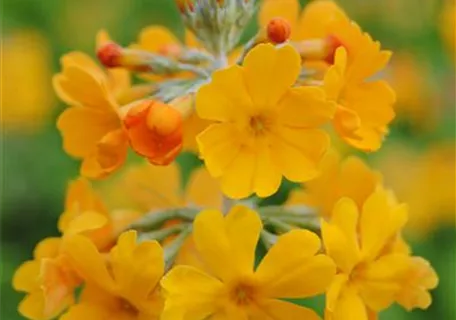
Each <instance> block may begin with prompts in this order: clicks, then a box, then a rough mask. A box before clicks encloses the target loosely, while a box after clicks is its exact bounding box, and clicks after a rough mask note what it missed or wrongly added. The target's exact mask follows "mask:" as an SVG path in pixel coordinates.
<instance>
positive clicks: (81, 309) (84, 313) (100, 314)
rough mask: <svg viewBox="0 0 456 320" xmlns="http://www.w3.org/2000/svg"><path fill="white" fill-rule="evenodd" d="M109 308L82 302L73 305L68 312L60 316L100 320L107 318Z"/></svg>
mask: <svg viewBox="0 0 456 320" xmlns="http://www.w3.org/2000/svg"><path fill="white" fill-rule="evenodd" d="M107 313H108V310H104V309H103V308H102V307H101V306H97V305H96V304H88V303H80V304H77V305H75V306H73V307H71V308H70V309H69V310H68V312H66V313H65V314H64V315H63V316H61V317H60V319H61V320H81V319H84V320H99V319H106V316H108V314H107Z"/></svg>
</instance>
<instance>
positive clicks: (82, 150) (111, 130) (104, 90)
mask: <svg viewBox="0 0 456 320" xmlns="http://www.w3.org/2000/svg"><path fill="white" fill-rule="evenodd" d="M61 61H62V65H63V70H62V72H61V73H59V74H57V75H56V76H55V77H54V88H55V90H56V92H57V94H58V95H59V96H60V98H61V99H62V100H64V101H65V102H67V103H68V104H69V105H71V107H70V108H68V109H66V110H65V111H64V112H63V113H62V114H61V115H60V117H59V119H58V121H57V127H58V128H59V130H60V132H61V134H62V136H63V148H64V150H65V151H66V152H67V153H68V154H70V155H71V156H73V157H76V158H80V159H82V160H83V162H82V166H81V174H82V175H84V176H86V177H90V178H101V177H104V176H106V175H108V174H109V173H111V172H112V171H114V170H116V169H117V168H118V167H120V166H121V165H122V164H123V162H124V161H125V157H126V154H127V147H128V143H127V139H126V136H125V134H124V133H123V129H122V122H121V121H120V117H119V114H118V112H117V108H118V105H117V103H116V102H115V99H114V96H113V94H112V93H111V91H110V89H109V81H108V77H107V75H106V74H105V73H103V71H102V70H101V69H100V68H99V67H98V66H97V65H96V64H95V63H94V62H93V61H92V60H91V59H90V58H89V57H88V56H87V55H85V54H83V53H81V52H72V53H69V54H67V55H65V56H64V57H63V58H62V60H61Z"/></svg>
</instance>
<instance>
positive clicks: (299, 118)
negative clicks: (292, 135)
mask: <svg viewBox="0 0 456 320" xmlns="http://www.w3.org/2000/svg"><path fill="white" fill-rule="evenodd" d="M279 108H280V113H279V122H280V123H281V124H282V125H287V126H291V127H299V128H315V127H318V126H321V125H323V124H325V123H326V122H328V121H329V120H330V119H331V118H332V116H333V115H334V112H335V110H336V105H335V103H333V102H329V101H327V100H326V97H325V93H324V91H323V90H322V89H321V88H318V87H297V88H293V89H291V90H289V91H288V92H287V94H286V95H285V96H284V98H283V99H282V100H281V101H280V106H279Z"/></svg>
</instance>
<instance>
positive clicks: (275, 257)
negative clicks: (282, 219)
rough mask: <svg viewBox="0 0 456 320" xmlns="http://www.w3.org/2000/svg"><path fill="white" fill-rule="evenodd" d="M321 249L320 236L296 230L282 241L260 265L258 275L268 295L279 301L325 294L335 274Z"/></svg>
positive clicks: (331, 264)
mask: <svg viewBox="0 0 456 320" xmlns="http://www.w3.org/2000/svg"><path fill="white" fill-rule="evenodd" d="M319 249H320V240H319V238H318V236H317V235H316V234H314V233H312V232H310V231H307V230H292V231H290V232H288V233H286V234H284V235H282V236H280V237H279V238H278V241H277V243H276V244H275V245H274V246H273V247H272V248H271V249H270V250H269V252H268V253H267V254H266V256H265V257H264V259H263V260H262V261H261V263H260V265H259V266H258V268H257V270H256V273H255V276H256V277H258V280H259V281H260V282H261V283H262V284H263V286H264V287H265V288H264V290H265V292H266V293H265V294H266V295H267V296H269V297H278V298H302V297H306V296H312V295H316V294H318V293H322V292H323V291H324V290H325V289H326V287H327V286H328V285H329V283H330V282H331V281H332V277H333V276H334V274H335V271H336V270H335V266H334V263H333V262H332V261H331V260H330V259H329V258H328V257H326V256H324V255H317V256H314V255H315V254H316V253H317V251H318V250H319Z"/></svg>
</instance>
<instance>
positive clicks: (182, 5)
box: [176, 0, 195, 12]
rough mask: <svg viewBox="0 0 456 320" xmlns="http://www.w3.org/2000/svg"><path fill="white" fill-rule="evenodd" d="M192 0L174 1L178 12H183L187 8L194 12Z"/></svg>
mask: <svg viewBox="0 0 456 320" xmlns="http://www.w3.org/2000/svg"><path fill="white" fill-rule="evenodd" d="M193 1H194V0H176V4H177V7H178V8H179V11H180V12H184V11H186V10H187V8H188V9H189V10H190V11H194V10H195V6H194V4H193Z"/></svg>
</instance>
